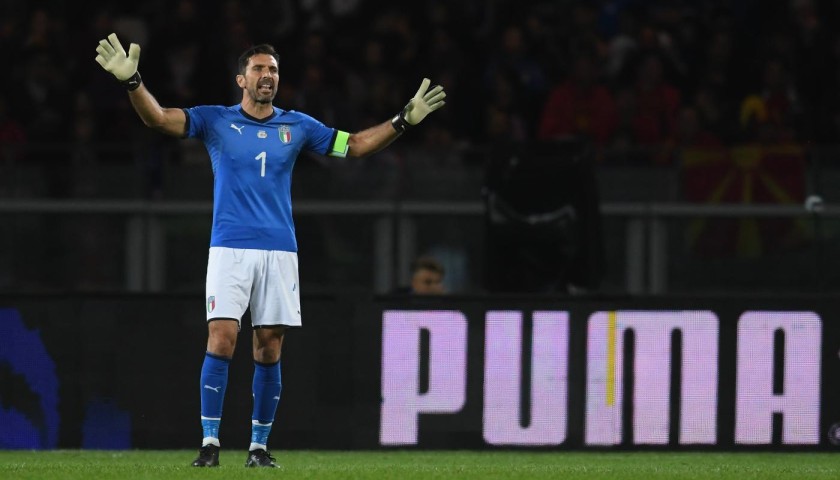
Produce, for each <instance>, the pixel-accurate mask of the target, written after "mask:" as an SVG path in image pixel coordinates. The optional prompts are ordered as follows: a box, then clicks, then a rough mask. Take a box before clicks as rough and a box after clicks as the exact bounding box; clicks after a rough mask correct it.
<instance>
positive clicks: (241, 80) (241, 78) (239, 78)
mask: <svg viewBox="0 0 840 480" xmlns="http://www.w3.org/2000/svg"><path fill="white" fill-rule="evenodd" d="M236 84H237V85H239V88H245V75H237V76H236Z"/></svg>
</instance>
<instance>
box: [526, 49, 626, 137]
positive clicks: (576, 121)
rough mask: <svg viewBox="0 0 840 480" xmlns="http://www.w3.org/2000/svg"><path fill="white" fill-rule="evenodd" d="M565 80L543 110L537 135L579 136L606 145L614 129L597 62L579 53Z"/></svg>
mask: <svg viewBox="0 0 840 480" xmlns="http://www.w3.org/2000/svg"><path fill="white" fill-rule="evenodd" d="M572 65H573V66H572V72H571V74H570V75H569V78H568V80H566V81H565V82H563V83H561V84H560V85H558V86H556V87H555V88H554V89H553V90H552V91H551V93H550V94H549V97H548V102H547V103H546V104H545V107H544V108H543V111H542V117H541V120H540V124H539V132H538V134H537V137H538V138H539V139H540V140H552V139H557V138H562V137H566V136H580V137H582V138H585V139H587V140H589V141H592V142H594V143H595V144H597V145H601V146H603V145H606V143H607V142H608V141H609V139H610V137H611V136H612V134H613V132H614V131H615V127H616V111H615V101H614V99H613V96H612V93H611V92H610V91H609V90H608V89H607V87H606V86H604V85H603V84H601V83H600V82H599V81H598V73H599V72H598V65H597V63H596V60H595V58H594V57H593V56H592V55H590V54H585V53H582V54H579V55H577V56H576V57H575V60H574V62H573V64H572Z"/></svg>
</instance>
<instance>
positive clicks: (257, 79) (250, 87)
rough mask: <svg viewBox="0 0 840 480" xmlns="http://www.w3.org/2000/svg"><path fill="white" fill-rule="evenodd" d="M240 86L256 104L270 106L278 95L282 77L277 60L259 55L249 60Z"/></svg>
mask: <svg viewBox="0 0 840 480" xmlns="http://www.w3.org/2000/svg"><path fill="white" fill-rule="evenodd" d="M242 77H243V80H242V81H241V82H240V86H241V87H242V88H243V90H245V92H247V95H248V96H249V97H250V98H251V100H252V101H253V102H254V103H263V104H266V103H268V104H270V103H271V102H272V101H273V100H274V96H275V95H277V84H278V83H279V81H280V75H279V74H278V71H277V60H275V59H274V57H273V56H271V55H267V54H257V55H254V56H253V57H251V58H250V60H248V67H247V68H246V69H245V74H244V76H242Z"/></svg>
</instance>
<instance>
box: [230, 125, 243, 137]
mask: <svg viewBox="0 0 840 480" xmlns="http://www.w3.org/2000/svg"><path fill="white" fill-rule="evenodd" d="M230 128H232V129H234V130H236V131H237V132H239V134H240V135H242V129H243V128H245V125H242V126H241V127H237V126H236V125H234V124H232V123H231V124H230Z"/></svg>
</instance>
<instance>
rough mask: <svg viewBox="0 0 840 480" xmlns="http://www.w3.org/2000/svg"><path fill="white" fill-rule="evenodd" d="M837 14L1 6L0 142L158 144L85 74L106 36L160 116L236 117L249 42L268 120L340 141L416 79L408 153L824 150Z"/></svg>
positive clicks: (540, 4) (839, 77)
mask: <svg viewBox="0 0 840 480" xmlns="http://www.w3.org/2000/svg"><path fill="white" fill-rule="evenodd" d="M838 9H840V6H838V5H837V3H836V2H834V1H831V0H772V1H761V0H738V1H724V0H592V1H584V0H550V1H510V0H459V1H446V0H424V1H413V2H384V1H377V0H251V1H248V2H239V1H238V0H219V1H199V0H144V1H142V2H102V1H96V0H88V1H87V2H84V3H83V4H79V3H78V2H69V1H59V0H53V1H49V0H45V1H23V0H13V1H7V2H3V6H2V7H0V64H2V65H3V66H4V74H3V75H2V76H0V82H2V90H0V91H2V95H0V143H5V144H20V145H25V144H30V145H43V144H45V143H62V142H64V143H73V144H87V143H97V144H109V143H125V142H148V141H160V140H156V139H154V137H150V136H149V134H148V133H144V132H143V131H142V130H143V128H142V125H141V124H140V122H139V121H138V120H137V119H136V117H135V115H134V113H133V111H132V110H131V108H130V105H129V104H128V101H127V96H126V95H125V94H124V92H122V91H121V88H120V87H119V86H118V85H117V84H116V82H115V81H114V80H113V78H111V77H110V76H109V75H108V74H106V73H105V72H103V71H102V69H101V68H99V66H98V65H97V64H96V63H95V62H94V60H93V58H94V56H95V52H94V49H95V47H96V44H97V42H98V41H99V40H100V39H102V38H104V37H106V36H107V35H108V34H109V33H111V32H117V33H118V34H119V35H120V38H121V39H122V41H123V42H124V44H125V45H126V47H127V44H128V43H129V42H135V43H139V44H140V45H141V46H142V49H143V50H142V55H141V63H140V71H141V73H142V75H143V78H144V80H145V81H146V82H147V84H148V86H149V88H150V89H151V91H152V92H153V93H154V94H155V95H156V96H157V97H158V99H159V101H160V102H161V103H162V104H164V105H166V106H182V107H186V106H192V105H197V104H207V103H210V104H235V103H238V101H239V99H240V97H241V93H240V91H239V90H238V88H237V87H236V84H235V82H234V76H235V74H236V59H237V57H238V56H239V54H240V53H241V52H242V51H243V50H245V49H246V48H247V47H248V46H250V45H253V44H255V43H264V42H265V43H271V44H273V45H274V46H275V47H276V48H277V50H278V51H279V53H280V56H281V63H280V65H281V88H280V91H279V94H278V98H277V100H276V102H275V104H276V105H278V106H280V107H282V108H285V109H295V110H301V111H304V112H306V113H309V114H310V115H312V116H314V117H316V118H318V119H320V120H322V121H323V122H324V123H326V124H328V125H331V126H335V127H337V128H341V129H344V130H351V131H352V130H356V129H361V128H364V127H367V126H370V125H372V124H374V123H378V122H381V121H384V120H385V119H387V118H389V117H390V116H392V115H393V114H394V113H395V112H396V111H398V110H400V109H401V108H402V106H403V105H404V104H405V102H406V100H407V99H408V98H410V96H411V95H413V93H414V90H415V89H416V87H417V85H419V83H420V80H421V79H422V77H424V76H427V77H430V78H432V79H433V81H435V82H438V83H441V84H443V85H445V87H446V89H447V92H448V105H447V108H445V109H443V110H442V111H441V112H439V114H436V118H435V120H434V121H433V122H429V124H428V125H424V128H423V129H422V133H421V134H419V135H414V136H410V138H409V139H406V141H408V142H412V141H413V142H424V143H427V144H432V145H435V146H438V147H447V146H455V145H464V144H467V145H474V144H487V143H494V142H506V141H527V140H533V139H554V138H560V137H564V136H568V135H576V136H582V137H585V138H588V139H590V140H591V141H592V142H593V143H594V144H595V145H597V146H599V147H603V148H605V149H613V150H616V149H618V150H621V149H627V150H630V149H632V148H633V147H638V146H641V147H644V146H650V145H670V146H677V147H679V146H714V145H720V144H732V143H743V142H762V143H767V142H770V143H773V142H798V143H809V142H815V143H833V142H834V141H835V139H836V138H838V134H840V113H838V112H840V108H838V107H840V88H838V86H840V68H838V67H840V30H839V29H837V28H836V27H837V25H838V23H837V17H838V13H840V12H838ZM150 139H152V140H150ZM48 156H49V155H48V154H45V157H48ZM641 161H651V159H650V158H645V159H643V160H641ZM653 161H656V159H653Z"/></svg>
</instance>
